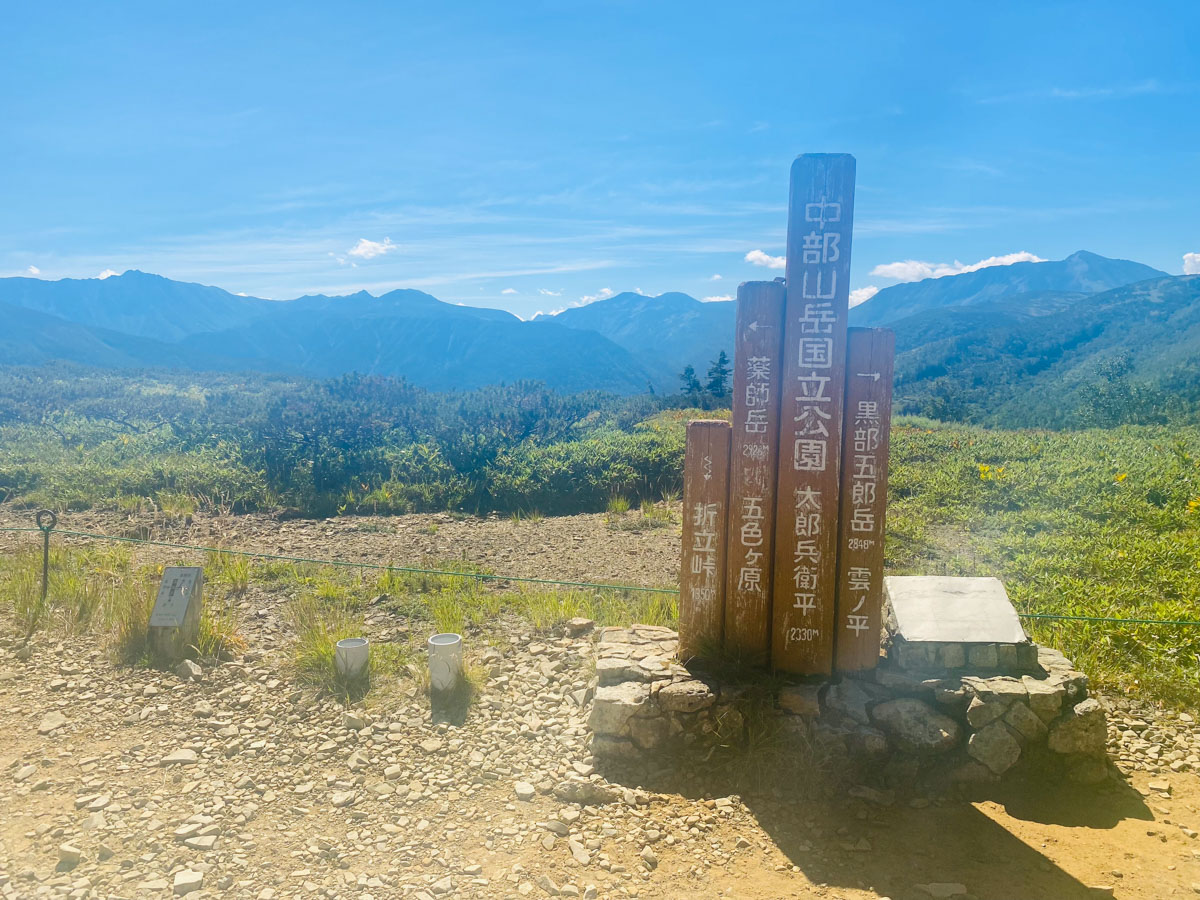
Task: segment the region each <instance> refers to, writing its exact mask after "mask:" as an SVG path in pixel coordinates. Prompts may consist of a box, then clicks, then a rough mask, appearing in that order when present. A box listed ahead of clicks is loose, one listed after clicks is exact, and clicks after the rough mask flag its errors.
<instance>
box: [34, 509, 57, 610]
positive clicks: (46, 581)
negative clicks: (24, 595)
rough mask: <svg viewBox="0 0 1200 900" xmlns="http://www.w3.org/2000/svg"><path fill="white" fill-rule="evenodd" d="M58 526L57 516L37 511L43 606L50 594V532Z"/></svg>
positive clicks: (50, 512) (49, 511) (44, 511)
mask: <svg viewBox="0 0 1200 900" xmlns="http://www.w3.org/2000/svg"><path fill="white" fill-rule="evenodd" d="M57 524H58V516H56V515H55V514H54V512H53V511H52V510H49V509H43V510H39V511H38V514H37V527H38V528H40V529H41V531H42V603H43V604H45V602H46V596H47V595H48V594H49V593H50V532H52V531H53V530H54V526H55V525H57Z"/></svg>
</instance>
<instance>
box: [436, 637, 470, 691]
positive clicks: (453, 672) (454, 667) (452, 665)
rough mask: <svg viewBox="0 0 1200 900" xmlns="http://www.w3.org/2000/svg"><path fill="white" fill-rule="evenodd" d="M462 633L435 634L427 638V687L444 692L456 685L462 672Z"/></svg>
mask: <svg viewBox="0 0 1200 900" xmlns="http://www.w3.org/2000/svg"><path fill="white" fill-rule="evenodd" d="M462 659H463V656H462V635H460V634H435V635H434V636H433V637H431V638H430V639H429V687H430V688H431V689H432V690H434V691H436V692H438V693H446V692H448V691H452V690H454V689H455V688H456V687H457V686H458V678H459V676H460V675H461V674H462Z"/></svg>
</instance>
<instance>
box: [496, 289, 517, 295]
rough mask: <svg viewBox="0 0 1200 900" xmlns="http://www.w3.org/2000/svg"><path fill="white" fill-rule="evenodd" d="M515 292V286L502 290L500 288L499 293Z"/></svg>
mask: <svg viewBox="0 0 1200 900" xmlns="http://www.w3.org/2000/svg"><path fill="white" fill-rule="evenodd" d="M516 292H517V289H516V288H505V289H504V290H502V291H501V292H500V293H502V294H515V293H516Z"/></svg>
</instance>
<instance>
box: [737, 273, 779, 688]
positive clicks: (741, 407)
mask: <svg viewBox="0 0 1200 900" xmlns="http://www.w3.org/2000/svg"><path fill="white" fill-rule="evenodd" d="M783 304H784V287H783V285H782V284H780V283H779V282H777V281H748V282H746V283H745V284H742V285H739V286H738V293H737V331H736V338H735V352H734V370H733V443H732V448H731V452H730V460H729V555H728V561H727V564H728V573H727V575H726V579H725V647H726V649H727V650H729V651H731V652H733V653H736V654H738V655H740V656H741V657H742V658H743V659H744V660H745V661H746V662H749V663H754V664H764V665H765V664H766V663H767V661H768V660H769V658H770V651H771V575H772V566H773V560H774V556H773V553H772V551H773V549H774V543H775V485H776V480H777V475H778V468H779V379H780V358H779V357H780V349H781V345H782V342H783Z"/></svg>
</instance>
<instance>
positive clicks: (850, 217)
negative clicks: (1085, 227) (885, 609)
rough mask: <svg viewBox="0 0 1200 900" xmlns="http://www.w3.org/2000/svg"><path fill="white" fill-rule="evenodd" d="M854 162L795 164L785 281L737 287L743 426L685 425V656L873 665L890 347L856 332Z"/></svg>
mask: <svg viewBox="0 0 1200 900" xmlns="http://www.w3.org/2000/svg"><path fill="white" fill-rule="evenodd" d="M854 174H855V164H854V157H852V156H850V155H849V154H844V153H840V154H808V155H805V156H801V157H799V158H798V159H797V160H796V161H795V163H794V164H793V165H792V173H791V188H790V197H789V203H788V234H787V278H786V284H785V285H781V284H779V283H777V282H747V283H746V284H743V285H742V286H741V287H739V288H738V310H737V336H736V345H735V346H736V353H735V359H734V385H733V404H732V407H733V411H732V418H733V427H732V440H731V434H730V428H729V426H728V424H726V423H724V422H713V421H700V422H692V423H690V424H689V425H688V432H687V452H686V459H685V463H684V489H683V501H684V522H683V558H682V567H683V572H682V577H681V579H680V625H679V641H680V653H681V655H682V656H684V658H688V657H690V656H693V655H696V654H698V653H703V652H704V650H705V649H706V648H707V647H708V646H710V645H715V644H716V643H717V642H723V644H724V646H725V647H726V648H727V649H729V650H733V651H735V652H736V653H738V654H739V655H740V656H742V657H743V658H744V659H746V660H748V661H753V660H759V661H763V662H766V661H767V658H768V656H769V661H770V664H771V665H772V666H773V667H774V668H775V669H777V670H780V671H783V672H791V673H795V674H798V675H828V674H830V673H831V672H833V671H834V669H835V668H836V669H837V670H838V671H842V672H853V671H859V670H863V669H870V668H873V667H874V666H875V664H876V662H877V661H878V657H879V631H880V621H879V620H880V606H881V599H882V591H883V526H884V513H885V507H886V503H887V465H888V428H889V425H890V421H891V403H892V367H893V357H894V355H895V341H894V338H893V336H892V333H891V332H890V331H887V330H885V329H852V330H851V333H850V337H849V340H848V339H847V319H848V314H849V298H850V243H851V238H852V235H853V227H854Z"/></svg>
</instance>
